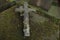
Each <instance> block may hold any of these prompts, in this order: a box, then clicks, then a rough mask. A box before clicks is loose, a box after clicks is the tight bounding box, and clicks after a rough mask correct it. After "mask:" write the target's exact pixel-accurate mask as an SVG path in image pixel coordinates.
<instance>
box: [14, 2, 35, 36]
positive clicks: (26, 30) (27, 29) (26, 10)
mask: <svg viewBox="0 0 60 40" xmlns="http://www.w3.org/2000/svg"><path fill="white" fill-rule="evenodd" d="M15 11H16V12H23V11H24V14H21V16H24V21H23V23H24V29H23V32H24V36H30V27H29V14H28V13H29V12H31V11H35V12H36V10H34V9H31V8H28V3H27V2H24V5H23V6H20V7H19V8H16V9H15Z"/></svg>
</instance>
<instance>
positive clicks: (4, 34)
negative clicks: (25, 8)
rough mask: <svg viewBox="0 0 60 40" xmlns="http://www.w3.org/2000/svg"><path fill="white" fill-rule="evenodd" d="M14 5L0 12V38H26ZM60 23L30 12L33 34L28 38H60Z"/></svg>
mask: <svg viewBox="0 0 60 40" xmlns="http://www.w3.org/2000/svg"><path fill="white" fill-rule="evenodd" d="M14 8H15V6H14V7H12V8H10V9H8V10H6V11H4V12H2V13H0V40H24V37H23V32H22V24H21V20H20V19H19V17H18V16H17V15H16V13H15V12H14ZM59 24H60V23H58V24H55V23H53V22H51V21H50V20H49V19H48V18H45V17H43V16H41V15H38V14H34V13H32V14H30V27H31V36H30V37H29V38H28V39H27V40H59Z"/></svg>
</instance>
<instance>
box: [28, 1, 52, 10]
mask: <svg viewBox="0 0 60 40" xmlns="http://www.w3.org/2000/svg"><path fill="white" fill-rule="evenodd" d="M52 1H53V0H31V1H30V2H29V4H32V5H35V6H38V7H41V8H43V9H45V10H48V9H49V8H50V6H51V3H52Z"/></svg>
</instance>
